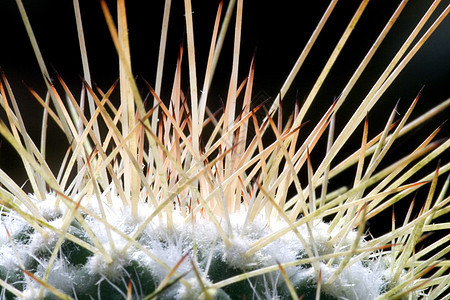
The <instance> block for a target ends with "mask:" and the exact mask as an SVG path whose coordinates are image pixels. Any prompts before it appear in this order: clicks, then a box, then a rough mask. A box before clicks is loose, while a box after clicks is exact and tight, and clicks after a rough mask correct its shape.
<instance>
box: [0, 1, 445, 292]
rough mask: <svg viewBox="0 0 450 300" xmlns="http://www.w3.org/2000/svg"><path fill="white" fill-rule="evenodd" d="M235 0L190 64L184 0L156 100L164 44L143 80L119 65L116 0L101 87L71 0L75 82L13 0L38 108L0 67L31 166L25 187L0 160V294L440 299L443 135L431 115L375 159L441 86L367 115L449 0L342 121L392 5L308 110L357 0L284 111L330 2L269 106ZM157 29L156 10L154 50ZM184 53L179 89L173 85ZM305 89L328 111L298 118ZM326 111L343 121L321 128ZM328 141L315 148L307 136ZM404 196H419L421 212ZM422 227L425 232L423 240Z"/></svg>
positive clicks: (121, 6)
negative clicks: (327, 97) (409, 139)
mask: <svg viewBox="0 0 450 300" xmlns="http://www.w3.org/2000/svg"><path fill="white" fill-rule="evenodd" d="M242 2H243V1H242V0H239V1H237V3H235V1H230V3H229V4H228V5H229V7H228V9H227V10H226V11H225V9H223V4H222V3H220V4H219V7H218V10H217V16H216V19H215V22H214V24H212V28H213V33H212V38H211V41H212V42H211V46H210V52H209V56H208V59H207V67H206V72H205V74H204V76H203V77H202V78H200V77H197V75H196V72H197V71H196V63H197V61H198V59H197V60H196V59H195V48H194V38H193V37H194V31H193V21H194V20H193V19H194V16H193V14H192V8H191V4H190V1H188V0H186V1H185V16H184V18H185V20H186V39H187V42H186V44H185V45H184V46H182V47H180V53H179V55H178V59H177V61H176V70H175V75H174V80H173V82H172V83H171V84H172V92H171V95H170V101H167V100H168V99H161V98H162V96H161V82H162V70H163V62H164V56H160V59H159V61H158V67H157V69H158V70H157V76H156V83H155V86H154V87H153V86H152V85H151V84H150V83H148V82H147V81H146V80H145V79H142V78H136V77H135V76H134V74H133V72H132V67H131V66H132V64H131V62H132V59H131V55H130V48H129V47H130V46H129V40H128V34H127V32H128V27H127V26H128V25H127V14H126V10H125V3H124V0H118V1H117V19H116V20H115V19H114V17H113V16H112V14H111V12H110V9H109V7H108V5H107V3H106V2H105V1H104V0H102V1H101V8H102V11H103V14H104V16H105V20H106V24H107V26H108V29H109V31H110V34H111V37H112V40H113V42H114V46H115V48H116V51H117V53H118V57H119V62H120V68H119V80H118V81H117V82H115V83H114V84H113V85H112V86H111V87H109V88H108V90H102V88H100V87H96V86H94V85H93V84H92V82H91V79H90V73H89V64H88V59H87V58H88V56H87V52H86V48H85V46H84V36H83V28H82V22H81V11H80V9H79V4H78V1H77V0H75V1H74V7H75V10H74V11H75V18H76V21H77V23H76V24H77V29H78V33H79V36H78V37H79V40H80V50H81V54H82V62H83V70H84V76H83V79H82V84H83V87H82V92H81V94H80V95H79V96H77V95H76V94H75V93H72V91H71V89H69V87H68V86H67V85H66V83H65V81H64V79H63V78H62V77H61V76H60V75H59V74H58V73H56V71H54V72H53V73H52V74H54V76H50V75H49V72H48V71H47V67H46V64H45V63H44V60H43V59H42V57H41V54H40V52H39V48H38V43H37V41H36V38H35V36H34V34H33V31H32V29H31V24H30V22H29V20H28V18H27V13H26V10H25V7H24V6H23V4H22V2H21V0H17V4H18V8H19V11H20V12H21V15H22V19H23V22H24V24H25V27H26V28H27V31H28V35H29V38H30V41H31V43H32V45H33V48H34V51H35V54H36V56H37V58H38V62H39V66H40V68H41V71H42V74H43V76H44V79H45V83H46V85H47V93H46V95H40V93H39V92H37V91H35V90H33V89H32V88H31V87H28V90H29V91H30V92H31V94H32V95H33V97H34V98H35V99H36V100H37V101H38V102H39V103H40V104H41V105H42V107H43V123H42V124H43V126H42V132H41V139H40V141H39V142H38V141H36V140H35V139H33V138H32V137H31V135H30V134H29V131H27V130H28V129H27V126H26V125H25V122H24V120H23V117H26V116H22V115H21V112H20V109H19V103H18V102H19V101H18V99H16V97H15V94H14V91H13V90H12V89H11V87H10V84H9V82H8V79H7V77H6V75H5V74H4V73H2V74H1V75H2V79H1V82H0V93H1V94H0V96H1V100H2V108H3V112H2V113H3V115H4V116H2V120H1V122H0V133H1V135H2V136H3V138H4V139H5V140H6V141H7V142H8V143H9V144H10V145H11V146H12V147H13V148H14V150H15V151H16V152H17V153H18V154H19V155H20V158H21V160H22V163H23V167H24V172H25V173H26V175H27V183H26V185H25V187H23V186H21V184H20V183H17V182H16V181H15V180H14V179H12V177H10V176H9V175H8V174H7V173H5V172H4V171H2V170H0V184H1V185H0V209H1V222H2V225H3V227H4V228H3V229H2V230H0V232H1V233H0V247H1V251H0V286H1V293H0V295H1V298H2V299H156V298H157V299H301V298H302V297H303V299H419V298H426V299H438V298H439V299H441V298H444V297H447V298H448V297H449V295H450V294H447V295H445V293H446V289H448V287H449V285H450V275H449V272H448V268H449V266H450V261H449V259H448V256H447V253H448V248H449V247H450V243H449V232H448V229H449V226H448V223H447V222H445V220H444V217H445V214H446V213H447V212H448V210H449V208H450V206H449V202H450V197H449V195H448V186H449V183H450V180H449V178H448V176H447V178H445V177H444V176H445V174H447V173H448V172H449V169H450V162H449V161H448V149H449V147H450V139H448V137H445V138H442V139H440V140H435V137H436V136H437V135H439V134H441V133H440V131H441V129H442V128H444V125H443V126H439V127H438V128H437V129H436V130H434V131H430V132H428V133H427V134H429V136H428V137H426V138H425V139H424V140H423V141H422V140H421V141H418V143H415V144H414V145H412V146H411V149H409V152H408V153H407V154H405V155H404V156H403V157H401V158H399V159H398V160H394V161H391V162H389V163H381V161H382V160H383V159H386V157H387V155H389V154H390V153H392V152H395V150H394V149H393V145H395V142H397V140H399V139H401V138H402V137H403V136H404V135H406V134H407V133H408V132H410V131H411V130H412V129H415V128H418V127H419V126H421V125H422V124H424V122H426V121H427V120H429V119H431V118H434V117H435V116H436V115H438V114H439V113H441V112H443V111H447V112H448V107H449V106H450V99H449V100H446V101H443V102H442V103H440V104H439V105H438V106H436V107H435V108H433V109H432V110H430V111H428V112H425V113H423V114H421V115H420V116H419V117H418V118H416V119H414V120H412V121H410V120H409V119H410V117H411V115H412V112H413V109H414V107H415V105H416V104H417V102H418V101H419V98H420V97H421V92H420V93H419V94H418V95H417V97H416V98H415V99H413V100H412V102H411V104H410V106H409V108H408V109H407V110H406V111H404V112H402V114H401V115H400V117H399V119H398V120H395V119H396V117H397V111H398V107H397V106H396V107H394V108H393V109H392V112H390V113H389V114H387V115H386V116H384V117H383V118H384V122H386V123H385V125H384V128H383V129H382V130H381V132H380V133H379V134H377V135H374V136H372V134H371V133H369V124H370V122H369V118H368V115H369V112H370V110H371V109H372V107H374V105H375V104H376V103H377V102H378V100H379V99H380V98H381V97H382V95H383V93H384V92H385V91H386V89H387V88H388V87H389V86H390V85H391V84H392V83H393V82H394V80H395V79H396V77H397V76H398V74H399V73H400V72H401V71H402V69H403V68H404V67H405V65H406V64H407V63H408V62H409V60H410V59H411V58H412V57H413V56H414V54H415V53H416V52H417V51H418V50H419V49H420V47H421V45H423V43H424V42H425V41H426V39H427V38H428V37H429V36H430V34H431V33H432V32H433V31H434V30H435V29H436V28H437V26H438V25H439V24H440V23H441V22H442V21H443V20H444V18H445V17H446V15H447V14H448V12H449V11H450V7H447V8H444V10H443V11H442V12H441V14H438V16H434V18H435V19H434V21H433V22H431V23H432V24H431V25H430V24H428V23H430V22H428V23H427V22H426V21H427V20H429V19H430V17H431V16H432V15H433V12H434V10H435V9H436V5H434V4H433V5H431V6H430V8H429V10H428V11H427V12H426V13H425V14H424V16H423V18H422V20H421V22H420V23H419V24H418V25H417V26H416V28H415V29H414V31H413V32H412V33H411V35H410V36H409V37H408V39H407V40H406V41H405V42H404V44H403V46H402V47H400V49H399V50H398V52H397V54H396V55H395V57H394V58H393V59H392V61H391V62H390V63H388V65H387V67H386V71H385V72H383V73H382V74H381V75H380V76H379V79H378V80H377V82H376V83H374V85H373V87H372V88H371V90H370V91H369V92H368V93H367V95H366V96H365V97H364V98H363V99H362V100H361V102H360V105H359V107H358V108H357V109H356V110H355V111H354V113H353V114H352V116H351V117H350V118H349V119H348V120H342V121H341V118H340V117H339V115H338V111H339V108H340V107H341V106H342V104H343V103H344V101H345V100H346V98H347V96H348V94H349V92H350V91H351V90H352V88H353V85H354V83H355V81H356V80H357V79H358V77H359V76H360V74H361V72H363V71H364V69H365V67H366V66H367V64H368V63H369V61H370V60H371V58H372V56H373V54H374V53H375V52H376V50H377V48H378V46H379V44H380V42H381V41H382V40H383V39H384V37H385V36H386V35H387V34H388V32H389V30H390V28H391V26H392V25H393V24H394V23H395V21H396V19H397V17H398V15H399V13H400V12H401V10H402V9H403V7H404V5H405V3H404V2H402V3H401V4H400V5H399V7H398V8H397V10H396V11H395V12H394V13H393V15H392V17H391V19H390V20H389V22H388V23H387V25H386V27H385V28H384V29H382V31H381V32H380V35H379V37H378V38H377V39H376V41H375V42H374V46H373V47H372V48H371V49H370V50H369V52H368V53H367V56H366V57H365V58H364V59H363V60H362V62H361V64H360V65H359V67H358V68H357V70H356V71H355V73H354V75H353V76H352V77H351V79H349V81H348V83H347V84H346V86H345V88H344V89H343V91H342V93H341V94H340V95H339V97H337V98H336V99H335V100H334V101H333V102H331V101H330V102H329V105H328V107H326V108H324V107H323V105H322V107H320V105H319V104H316V103H317V102H318V101H319V100H317V99H316V98H317V97H316V95H317V92H318V90H319V88H320V87H321V85H322V83H323V81H324V79H325V77H326V76H327V75H328V72H329V70H330V69H331V67H332V65H333V64H334V61H335V60H336V58H337V56H338V54H339V52H340V51H341V49H342V47H343V46H344V45H345V43H346V42H347V38H348V36H349V35H350V33H351V32H352V30H353V29H354V28H355V25H356V23H357V21H358V20H359V18H360V16H361V15H362V13H363V11H364V9H365V6H366V5H367V1H363V2H362V4H361V5H360V6H359V7H358V9H357V11H356V12H355V14H354V16H353V17H352V19H351V21H350V23H349V26H348V27H347V28H346V29H345V32H344V33H343V35H342V38H341V40H340V41H339V42H338V45H337V46H336V48H335V50H334V51H333V53H332V54H331V55H330V59H329V60H328V62H327V64H326V66H325V67H324V69H323V71H322V73H321V74H320V75H319V78H318V79H317V81H316V83H315V85H314V87H313V88H312V90H311V92H310V94H309V95H308V96H307V98H306V100H305V101H304V103H303V104H302V105H299V104H296V105H295V107H293V108H292V109H290V110H291V111H292V113H291V114H289V115H288V116H287V117H286V116H285V115H283V109H282V103H283V100H284V99H283V98H284V97H285V95H286V93H287V91H288V90H289V87H290V85H291V83H292V81H293V79H294V77H295V76H296V74H297V72H298V70H299V68H300V66H301V64H302V63H303V61H304V59H305V58H306V56H307V55H308V53H309V50H310V49H311V47H312V45H313V44H314V42H315V40H316V39H317V37H318V35H319V34H320V32H321V29H322V28H323V26H324V25H325V23H326V22H327V19H328V17H329V16H330V14H331V13H332V11H333V9H334V7H335V4H336V3H335V2H336V1H332V2H331V4H330V5H329V7H328V8H327V9H326V11H325V13H324V15H323V17H322V19H321V20H320V22H319V24H318V25H317V27H316V29H315V30H314V31H313V33H312V36H311V38H310V40H309V42H308V44H307V45H306V47H305V49H304V50H303V51H302V52H301V54H300V57H299V59H298V60H297V62H296V64H295V66H294V67H293V69H292V72H291V73H290V74H289V76H288V78H287V79H286V81H285V83H284V84H283V86H282V87H281V89H280V93H279V95H278V96H277V97H276V98H275V99H274V101H273V102H272V103H269V102H263V103H257V104H255V103H252V101H251V100H252V97H253V96H252V95H253V91H252V87H253V80H254V75H255V60H254V57H253V59H252V60H251V62H250V64H249V71H248V74H247V76H246V77H245V79H244V80H243V82H238V73H239V72H238V66H239V61H240V55H239V47H240V34H241V30H242V18H243V9H244V8H243V3H242ZM167 3H170V1H168V2H167ZM169 6H170V4H169ZM169 11H170V10H168V9H166V10H165V14H166V15H165V17H164V20H167V18H168V13H169ZM232 14H234V15H235V18H234V19H233V20H234V21H235V25H234V27H233V26H232V27H233V28H234V37H235V39H234V46H233V47H234V49H233V62H232V71H231V78H230V81H229V82H228V83H227V87H228V88H229V90H228V95H227V98H226V103H225V105H224V107H223V109H222V110H220V109H219V110H218V111H217V112H214V111H211V110H210V109H208V105H207V104H206V103H207V99H208V98H210V97H211V96H210V93H211V92H210V87H211V82H212V80H213V75H214V70H215V68H216V63H217V61H218V56H219V54H220V52H221V51H220V50H221V47H222V44H221V43H220V42H219V41H221V40H222V39H223V38H224V36H225V34H226V32H227V29H228V26H229V25H228V23H227V22H226V21H223V20H228V19H229V17H230V16H231V15H232ZM426 24H428V25H427V26H428V27H425V25H426ZM230 26H231V25H230ZM423 29H425V31H424V30H423ZM166 30H167V24H166V23H165V25H164V26H163V30H162V34H161V48H160V49H161V53H164V51H165V49H164V48H165V40H166V34H167V31H166ZM422 31H424V32H425V33H422ZM419 34H422V35H419ZM408 49H410V50H408ZM183 56H187V58H184V57H183ZM184 64H186V65H187V69H188V75H187V76H186V77H187V83H188V85H189V86H188V90H189V91H183V90H182V84H181V81H182V79H183V78H184V76H183V75H184V73H185V70H184V69H183V67H182V66H184ZM51 77H54V80H52V79H50V78H51ZM200 79H202V80H204V82H203V83H200ZM201 84H202V85H201ZM200 86H202V90H201V93H199V90H200ZM144 96H146V97H144ZM114 99H119V103H118V104H117V103H115V101H114ZM238 103H239V105H238ZM322 103H324V102H323V101H322ZM313 104H316V106H317V107H318V109H319V110H320V109H323V110H322V113H323V115H322V116H321V117H320V120H318V121H317V123H316V124H315V125H314V126H310V125H309V124H306V123H307V119H306V116H307V112H308V110H309V109H310V107H311V106H312V105H313ZM335 124H338V125H339V126H343V129H342V130H341V131H340V132H334V128H335ZM361 124H362V126H360V125H361ZM47 126H57V127H58V128H59V129H60V130H61V132H62V133H63V134H64V136H65V137H66V138H67V141H68V144H67V145H68V147H67V150H66V152H65V156H64V158H63V159H62V160H61V161H60V162H58V168H57V170H56V171H55V170H53V169H54V165H55V161H51V160H52V157H51V156H50V155H48V147H51V145H52V144H51V143H53V142H54V141H53V140H52V136H51V135H47ZM361 132H362V137H361V138H360V140H359V142H358V143H359V145H357V146H354V148H353V149H352V151H353V152H352V153H350V154H349V155H345V157H344V158H341V157H340V156H339V155H338V154H339V153H340V152H341V151H343V149H344V146H346V144H347V141H348V140H349V138H350V137H351V136H352V135H357V134H358V133H359V134H360V133H361ZM324 141H325V144H326V151H321V150H320V149H319V150H318V149H317V148H320V143H321V142H324ZM436 165H437V166H436ZM430 167H432V169H430ZM349 170H351V172H354V173H353V174H354V175H352V178H351V179H350V180H347V179H348V178H344V181H345V182H346V183H345V185H343V186H342V187H339V188H337V189H333V190H332V189H331V188H330V187H331V185H329V182H330V184H331V183H333V182H336V181H335V180H337V178H339V177H341V179H342V177H348V176H347V174H349V173H348V172H349ZM430 170H431V171H430ZM342 174H343V175H342ZM27 189H29V193H28V192H27ZM423 191H425V192H423ZM414 193H417V196H416V198H417V200H414ZM419 197H422V198H423V199H421V200H420V201H419ZM415 201H417V202H420V204H419V206H421V208H420V210H418V212H417V214H416V215H415V211H416V210H417V209H416V206H418V204H415ZM397 203H401V204H402V205H405V204H407V207H408V209H407V213H406V216H405V217H404V219H402V220H401V221H398V220H396V219H395V214H394V211H393V210H392V221H391V220H389V221H388V222H391V223H392V225H391V228H390V229H389V230H387V231H385V232H381V233H378V232H377V233H372V232H371V229H372V228H371V227H370V226H368V225H369V223H370V222H371V221H372V220H374V219H375V218H376V217H378V215H380V214H382V213H386V212H387V211H389V212H390V209H391V208H392V207H393V206H394V204H397ZM368 227H369V229H368ZM430 232H436V233H437V238H434V239H430V238H428V233H430Z"/></svg>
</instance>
